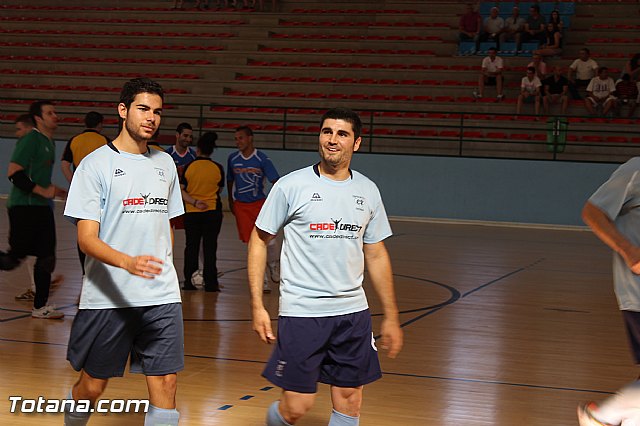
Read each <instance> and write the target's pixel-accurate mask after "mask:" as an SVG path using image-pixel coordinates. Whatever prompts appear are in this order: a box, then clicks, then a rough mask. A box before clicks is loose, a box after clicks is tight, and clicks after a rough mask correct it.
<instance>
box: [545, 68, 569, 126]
mask: <svg viewBox="0 0 640 426" xmlns="http://www.w3.org/2000/svg"><path fill="white" fill-rule="evenodd" d="M542 86H543V88H544V89H543V90H544V92H543V94H544V97H543V98H542V102H543V105H544V113H545V114H547V115H548V114H549V109H550V106H551V105H553V104H560V105H561V106H562V110H561V111H562V115H566V114H567V107H568V106H569V80H567V79H566V77H565V76H563V75H562V69H561V68H560V67H554V68H553V75H552V76H550V77H548V78H546V79H545V80H544V81H543V82H542Z"/></svg>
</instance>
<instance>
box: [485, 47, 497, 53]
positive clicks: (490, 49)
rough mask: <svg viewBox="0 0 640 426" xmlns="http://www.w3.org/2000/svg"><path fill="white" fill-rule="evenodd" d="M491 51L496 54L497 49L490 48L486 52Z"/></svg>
mask: <svg viewBox="0 0 640 426" xmlns="http://www.w3.org/2000/svg"><path fill="white" fill-rule="evenodd" d="M492 50H493V51H494V52H497V51H498V49H496V48H495V47H490V48H489V50H487V52H491V51H492Z"/></svg>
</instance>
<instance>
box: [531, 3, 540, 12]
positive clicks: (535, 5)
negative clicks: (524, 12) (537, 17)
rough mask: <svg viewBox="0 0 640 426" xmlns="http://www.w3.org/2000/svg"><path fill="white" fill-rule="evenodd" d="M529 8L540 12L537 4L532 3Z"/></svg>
mask: <svg viewBox="0 0 640 426" xmlns="http://www.w3.org/2000/svg"><path fill="white" fill-rule="evenodd" d="M530 9H533V10H535V11H536V12H540V6H538V5H537V4H532V5H531V7H530Z"/></svg>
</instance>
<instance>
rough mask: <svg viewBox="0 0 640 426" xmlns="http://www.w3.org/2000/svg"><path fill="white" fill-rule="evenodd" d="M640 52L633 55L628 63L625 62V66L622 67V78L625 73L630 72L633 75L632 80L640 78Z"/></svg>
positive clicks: (635, 80)
mask: <svg viewBox="0 0 640 426" xmlns="http://www.w3.org/2000/svg"><path fill="white" fill-rule="evenodd" d="M638 62H640V53H636V54H635V55H633V58H631V60H630V61H629V62H627V63H626V64H624V68H623V69H622V75H621V76H620V78H622V77H623V76H624V75H625V74H628V75H629V76H630V77H631V81H633V82H637V81H638V80H640V63H638Z"/></svg>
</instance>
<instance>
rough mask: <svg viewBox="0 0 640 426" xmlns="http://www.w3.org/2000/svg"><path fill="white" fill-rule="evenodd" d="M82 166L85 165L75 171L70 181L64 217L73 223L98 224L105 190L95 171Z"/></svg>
mask: <svg viewBox="0 0 640 426" xmlns="http://www.w3.org/2000/svg"><path fill="white" fill-rule="evenodd" d="M83 166H86V164H82V165H81V166H80V167H79V168H78V170H76V171H75V173H74V175H73V179H72V180H71V186H70V187H69V194H68V195H67V203H66V205H65V208H64V216H65V218H67V219H69V220H70V221H71V222H73V223H76V222H77V221H78V220H81V219H88V220H93V221H96V222H98V223H99V222H100V221H101V217H100V213H101V210H102V206H103V203H104V199H105V197H106V193H105V190H106V188H105V185H104V182H103V181H102V179H100V176H99V174H98V173H96V171H94V170H92V169H91V168H89V167H83Z"/></svg>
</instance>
